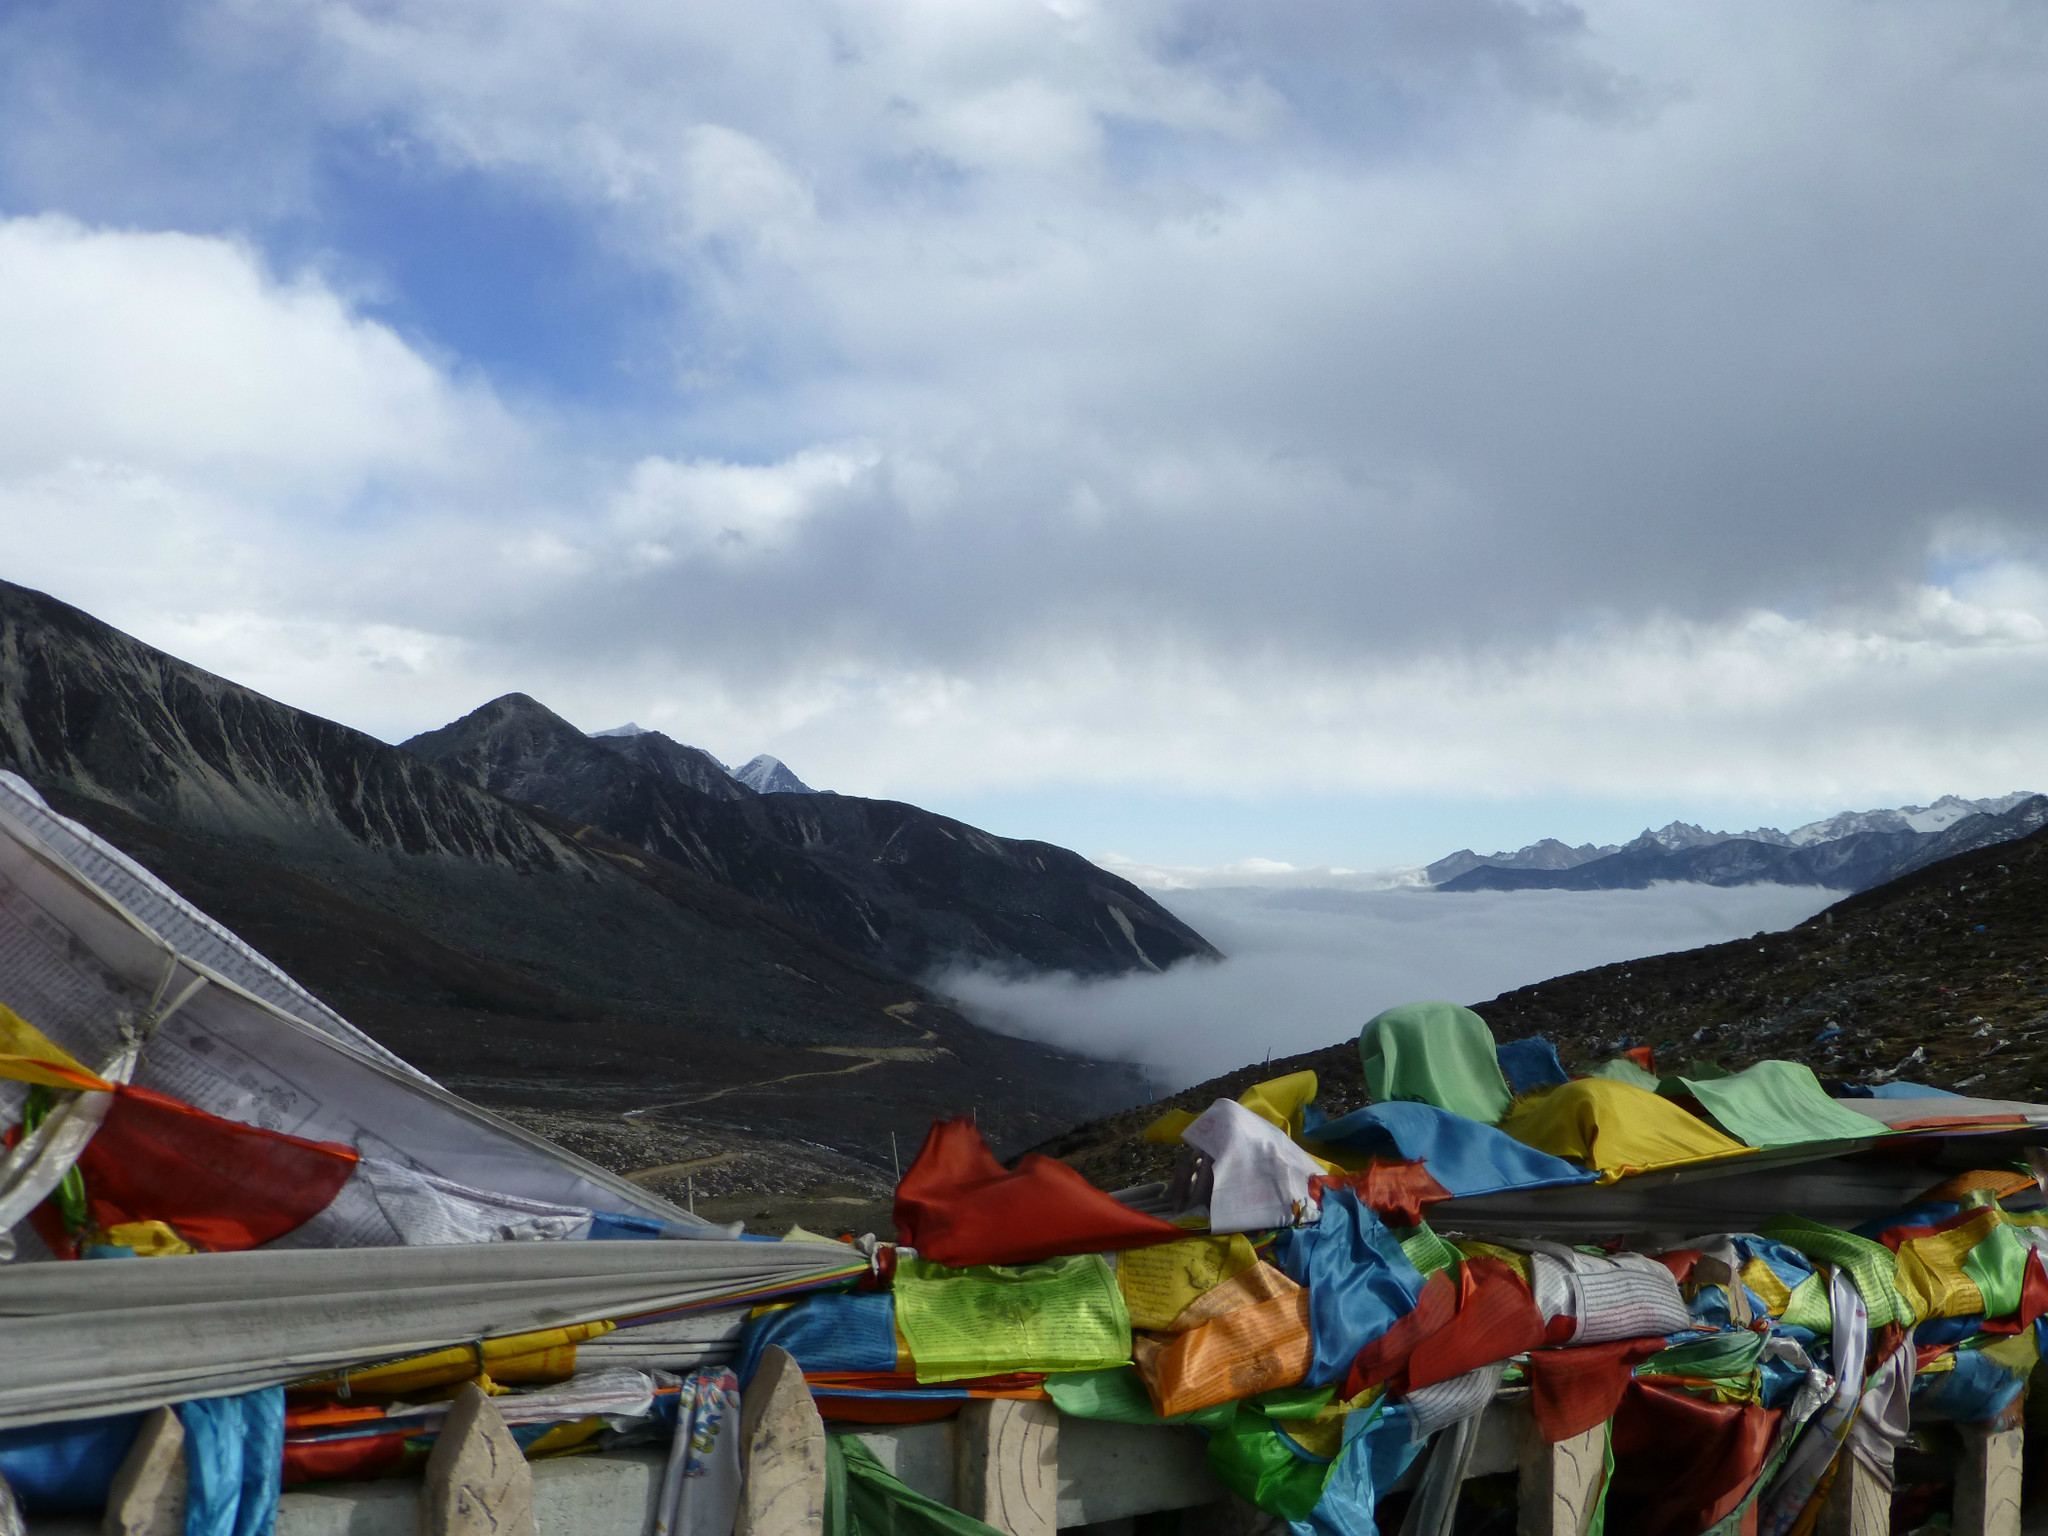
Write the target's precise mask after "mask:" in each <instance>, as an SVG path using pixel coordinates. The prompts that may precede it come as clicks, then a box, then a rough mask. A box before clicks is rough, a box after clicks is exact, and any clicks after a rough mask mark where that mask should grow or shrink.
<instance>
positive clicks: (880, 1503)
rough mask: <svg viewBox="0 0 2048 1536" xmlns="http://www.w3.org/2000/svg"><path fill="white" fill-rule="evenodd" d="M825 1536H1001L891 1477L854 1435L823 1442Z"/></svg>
mask: <svg viewBox="0 0 2048 1536" xmlns="http://www.w3.org/2000/svg"><path fill="white" fill-rule="evenodd" d="M825 1536H1001V1533H1000V1532H998V1531H997V1530H996V1529H995V1527H994V1526H990V1525H983V1524H982V1523H981V1522H980V1521H979V1520H977V1519H975V1518H974V1517H973V1516H972V1515H963V1514H961V1513H960V1511H959V1510H957V1509H953V1508H951V1507H950V1506H948V1505H945V1504H941V1503H940V1502H939V1501H938V1500H937V1499H935V1498H932V1497H931V1496H930V1495H929V1494H923V1493H919V1492H918V1491H917V1490H916V1489H915V1488H913V1487H911V1486H910V1485H909V1484H908V1483H906V1482H904V1481H902V1480H901V1479H900V1478H898V1477H896V1476H894V1475H893V1474H891V1473H890V1471H889V1470H888V1468H886V1467H884V1466H883V1465H882V1464H881V1462H880V1461H878V1460H876V1459H875V1453H874V1452H873V1451H871V1450H869V1449H868V1448H867V1447H866V1446H865V1445H863V1444H862V1443H861V1442H860V1440H859V1439H858V1438H857V1437H855V1436H853V1435H827V1436H826V1437H825Z"/></svg>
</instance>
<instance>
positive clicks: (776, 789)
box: [733, 752, 819, 795]
mask: <svg viewBox="0 0 2048 1536" xmlns="http://www.w3.org/2000/svg"><path fill="white" fill-rule="evenodd" d="M733 777H734V778H736V779H738V780H739V781H740V782H741V783H742V784H744V785H746V786H747V788H749V789H751V790H752V791H753V792H754V793H755V794H757V795H815V794H817V793H819V791H817V790H815V789H813V788H811V786H810V785H808V784H806V783H805V782H804V781H803V780H802V779H800V778H798V777H797V776H796V775H795V774H793V773H791V772H790V771H789V769H788V767H787V766H786V765H785V764H784V763H783V761H782V760H781V759H780V758H775V757H770V756H769V755H768V754H767V753H766V752H763V753H762V754H761V755H760V756H759V757H757V758H755V759H753V761H751V762H749V763H748V764H747V765H746V766H745V767H744V768H739V769H735V770H734V771H733Z"/></svg>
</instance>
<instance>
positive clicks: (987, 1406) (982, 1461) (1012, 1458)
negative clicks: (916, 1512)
mask: <svg viewBox="0 0 2048 1536" xmlns="http://www.w3.org/2000/svg"><path fill="white" fill-rule="evenodd" d="M953 1455H954V1458H955V1459H954V1472H955V1476H954V1484H953V1486H954V1487H955V1489H957V1490H958V1494H959V1509H960V1512H961V1513H962V1514H965V1515H972V1516H974V1518H975V1519H977V1520H979V1521H981V1522H982V1523H983V1524H985V1525H992V1526H994V1527H995V1528H996V1529H997V1530H999V1531H1002V1532H1003V1533H1004V1536H1053V1533H1054V1531H1055V1530H1057V1529H1058V1527H1059V1518H1058V1516H1059V1499H1060V1416H1059V1410H1058V1409H1056V1408H1054V1407H1053V1405H1052V1404H1051V1403H1023V1402H1017V1401H1015V1400H1013V1399H1009V1398H982V1399H977V1400H976V1401H974V1402H971V1403H969V1404H968V1405H967V1406H966V1407H965V1408H962V1409H961V1410H960V1418H959V1421H958V1427H957V1429H956V1431H955V1438H954V1441H953Z"/></svg>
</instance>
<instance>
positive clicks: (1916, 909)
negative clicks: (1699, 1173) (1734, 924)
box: [1040, 823, 2048, 1189]
mask: <svg viewBox="0 0 2048 1536" xmlns="http://www.w3.org/2000/svg"><path fill="white" fill-rule="evenodd" d="M1961 826H1962V824H1961V823H1958V824H1957V826H1956V827H1953V828H1951V829H1950V831H1957V830H1960V828H1961ZM1473 1006H1474V1007H1475V1008H1476V1009H1477V1010H1478V1011H1479V1013H1480V1014H1482V1015H1483V1016H1484V1017H1485V1019H1486V1021H1487V1023H1488V1024H1489V1025H1491V1026H1492V1028H1493V1032H1494V1034H1495V1036H1496V1037H1497V1038H1499V1039H1502V1040H1515V1039H1521V1038H1523V1037H1525V1036H1528V1035H1542V1036H1544V1037H1546V1038H1547V1039H1549V1040H1551V1041H1552V1042H1553V1043H1554V1044H1556V1046H1557V1047H1558V1054H1559V1055H1560V1056H1561V1057H1562V1058H1563V1059H1564V1062H1565V1065H1566V1066H1567V1067H1569V1068H1573V1069H1576V1070H1583V1069H1585V1068H1586V1067H1588V1066H1592V1065H1594V1064H1597V1063H1598V1062H1600V1061H1603V1060H1605V1059H1606V1058H1607V1057H1609V1056H1611V1055H1612V1054H1614V1053H1615V1052H1616V1051H1618V1050H1621V1049H1623V1048H1625V1047H1628V1046H1635V1045H1648V1046H1650V1047H1652V1048H1653V1049H1654V1050H1655V1051H1656V1053H1657V1056H1658V1059H1659V1061H1660V1062H1665V1063H1671V1064H1681V1063H1683V1062H1685V1061H1687V1060H1690V1059H1692V1058H1695V1057H1702V1058H1708V1059H1712V1060H1716V1061H1719V1062H1720V1063H1721V1065H1723V1066H1724V1067H1728V1068H1730V1069H1731V1070H1739V1069H1741V1068H1742V1067H1745V1066H1748V1065H1750V1064H1751V1063H1753V1062H1756V1061H1761V1060H1763V1059H1765V1058H1766V1057H1783V1058H1788V1059H1790V1060H1794V1061H1803V1062H1806V1063H1807V1064H1808V1065H1810V1066H1811V1067H1812V1068H1813V1069H1814V1071H1815V1072H1817V1073H1819V1074H1820V1075H1821V1076H1822V1077H1823V1078H1840V1079H1846V1080H1850V1081H1864V1082H1869V1081H1881V1080H1885V1079H1888V1078H1894V1077H1897V1078H1903V1079H1904V1080H1906V1081H1911V1082H1921V1083H1927V1084H1930V1085H1932V1086H1934V1087H1937V1088H1951V1089H1955V1090H1957V1091H1961V1092H1967V1093H1971V1094H1975V1095H1979V1096H1982V1097H1986V1098H2015V1099H2026V1100H2033V1101H2048V830H2043V831H2036V832H2034V833H2032V834H2030V835H2028V836H2026V837H2023V838H2021V839H2019V840H2016V841H2008V842H2001V843H1996V844H1992V845H1990V846H1985V847H1981V848H1977V849H1974V850H1970V851H1967V852H1963V853H1960V854H1955V855H1952V856H1951V857H1949V858H1947V859H1944V860H1942V861H1940V862H1938V863H1934V864H1931V865H1929V866H1928V867H1926V868H1923V869H1921V870H1919V871H1918V872H1916V873H1914V874H1911V875H1907V876H1905V877H1903V878H1901V879H1898V880H1894V881H1892V882H1890V883H1889V884H1886V885H1883V886H1880V887H1878V888H1876V889H1874V890H1868V891H1864V892H1862V893H1860V894H1858V895H1855V896H1851V897H1849V898H1848V899H1847V900H1845V901H1841V902H1838V903H1837V904H1836V905H1834V906H1832V907H1830V908H1828V909H1827V910H1826V911H1824V912H1821V913H1819V914H1818V915H1816V916H1814V917H1812V918H1809V919H1808V920H1807V921H1805V922H1803V923H1801V924H1800V925H1799V926H1798V927H1796V928H1792V929H1788V930H1787V931H1785V932H1783V933H1771V934H1763V933H1760V934H1757V935H1755V936H1754V937H1753V938H1748V939H1738V940H1735V941H1733V942H1730V943H1727V944H1714V945H1709V946H1707V947H1705V948H1702V949H1693V950H1685V951H1682V952H1679V953H1676V954H1669V955H1657V956H1654V957H1651V958H1649V959H1644V960H1631V961H1627V962H1624V963H1622V964H1618V965H1607V966H1601V967H1598V968H1597V969H1594V970H1590V971H1579V972H1575V973H1574V974H1572V975H1569V976H1560V977H1557V978H1555V979H1554V980H1551V981H1545V982H1540V983H1538V984H1537V985H1535V986H1529V987H1523V988H1520V989H1519V990H1517V991H1514V992H1506V993H1503V994H1501V995H1500V996H1499V997H1496V998H1493V999H1492V1000H1491V1001H1488V1002H1483V1003H1475V1004H1474V1005H1473ZM1359 1022H1360V1023H1361V1024H1362V1023H1364V1022H1365V1021H1364V1018H1363V1017H1361V1018H1360V1020H1359ZM1257 1051H1258V1043H1257V1041H1256V1040H1252V1039H1247V1040H1246V1042H1245V1054H1246V1055H1247V1056H1252V1055H1255V1054H1256V1053H1257ZM1304 1068H1307V1069H1310V1070H1313V1071H1315V1072H1316V1073H1317V1075H1318V1077H1319V1079H1320V1082H1321V1089H1322V1098H1323V1102H1324V1104H1325V1107H1326V1108H1328V1109H1329V1110H1330V1111H1331V1112H1332V1113H1341V1112H1342V1111H1343V1110H1346V1109H1350V1108H1355V1107H1356V1106H1357V1105H1359V1104H1361V1103H1363V1102H1365V1086H1364V1082H1363V1078H1362V1074H1361V1072H1360V1069H1359V1062H1358V1048H1357V1045H1356V1044H1355V1042H1354V1041H1351V1040H1344V1041H1340V1042H1338V1043H1337V1044H1335V1045H1332V1046H1329V1047H1327V1048H1325V1049H1323V1050H1320V1051H1310V1052H1306V1053H1304V1054H1302V1055H1299V1056H1292V1057H1287V1058H1285V1059H1276V1060H1274V1061H1272V1062H1270V1063H1261V1064H1259V1065H1255V1066H1249V1067H1245V1068H1242V1069H1240V1070H1239V1071H1236V1072H1232V1073H1229V1074H1226V1075H1225V1076H1223V1077H1220V1078H1216V1079H1213V1080H1211V1081H1209V1082H1206V1083H1202V1084H1200V1085H1198V1086H1196V1087H1194V1088H1190V1089H1188V1090H1187V1091H1186V1092H1184V1093H1180V1094H1176V1095H1174V1096H1173V1097H1172V1098H1171V1099H1168V1100H1162V1101H1161V1102H1160V1103H1159V1104H1157V1105H1152V1106H1147V1107H1144V1108H1139V1109H1133V1110H1129V1111H1125V1112H1122V1113H1120V1114H1117V1115H1113V1116H1111V1117H1110V1118H1108V1119H1106V1120H1103V1121H1099V1122H1097V1123H1095V1124H1093V1125H1088V1126H1083V1127H1081V1128H1080V1129H1078V1130H1076V1131H1073V1132H1070V1133H1067V1134H1065V1135H1063V1136H1060V1137H1057V1138H1055V1139H1054V1140H1053V1141H1051V1142H1049V1143H1047V1144H1046V1145H1045V1146H1043V1147H1041V1148H1040V1150H1042V1151H1046V1152H1050V1153H1053V1154H1054V1155H1056V1156H1059V1157H1063V1158H1065V1159H1066V1160H1067V1161H1068V1162H1070V1163H1072V1164H1074V1165H1075V1166H1076V1167H1078V1168H1079V1169H1081V1171H1082V1172H1084V1173H1086V1174H1087V1175H1088V1176H1089V1177H1090V1178H1091V1179H1093V1180H1094V1181H1095V1182H1096V1183H1097V1184H1099V1185H1101V1186H1102V1187H1104V1188H1107V1189H1117V1188H1121V1187H1124V1186H1127V1185H1130V1184H1135V1183H1142V1182H1144V1181H1145V1180H1147V1179H1151V1178H1157V1177H1160V1176H1161V1175H1162V1171H1163V1170H1164V1169H1166V1168H1168V1167H1170V1166H1171V1161H1172V1160H1171V1157H1170V1155H1169V1154H1168V1153H1167V1152H1166V1150H1165V1149H1163V1148H1159V1147H1150V1146H1147V1145H1145V1143H1143V1142H1142V1141H1141V1140H1139V1136H1140V1134H1141V1133H1142V1131H1143V1129H1144V1126H1145V1124H1146V1122H1147V1121H1149V1120H1150V1119H1151V1118H1152V1117H1153V1116H1154V1115H1156V1114H1157V1113H1159V1111H1160V1110H1162V1109H1164V1108H1165V1107H1167V1106H1168V1105H1175V1106H1180V1107H1183V1108H1187V1109H1193V1110H1200V1109H1202V1108H1204V1107H1206V1106H1207V1105H1208V1104H1210V1103H1211V1102H1212V1101H1214V1100H1215V1099H1217V1098H1220V1097H1231V1098H1234V1097H1236V1096H1237V1095H1238V1094H1239V1093H1242V1092H1243V1091H1244V1089H1245V1088H1246V1087H1248V1086H1250V1085H1251V1084H1252V1083H1254V1082H1257V1081H1259V1080H1261V1079H1263V1078H1266V1077H1276V1076H1279V1075H1280V1074H1281V1073H1283V1072H1293V1071H1299V1070H1302V1069H1304Z"/></svg>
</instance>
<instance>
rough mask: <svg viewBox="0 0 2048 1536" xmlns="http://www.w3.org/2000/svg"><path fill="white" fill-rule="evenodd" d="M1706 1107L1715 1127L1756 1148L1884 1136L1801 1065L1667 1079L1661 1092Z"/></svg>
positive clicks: (1770, 1065) (1773, 1064)
mask: <svg viewBox="0 0 2048 1536" xmlns="http://www.w3.org/2000/svg"><path fill="white" fill-rule="evenodd" d="M1674 1084H1677V1085H1681V1086H1680V1091H1682V1092H1685V1093H1690V1094H1691V1095H1692V1096H1693V1097H1694V1098H1696V1099H1698V1100H1699V1101H1700V1104H1701V1106H1702V1107H1703V1108H1704V1109H1705V1110H1706V1112H1707V1113H1708V1114H1710V1115H1712V1116H1713V1117H1714V1120H1715V1123H1716V1124H1718V1125H1719V1126H1720V1127H1721V1129H1722V1130H1724V1131H1726V1132H1727V1133H1728V1134H1729V1135H1730V1136H1733V1137H1734V1138H1735V1139H1736V1140H1737V1141H1740V1142H1744V1143H1746V1144H1747V1145H1749V1146H1752V1147H1791V1146H1798V1145H1800V1144H1801V1143H1803V1142H1809V1141H1841V1140H1844V1139H1847V1138H1850V1137H1860V1138H1868V1137H1871V1136H1878V1135H1882V1134H1884V1127H1883V1126H1882V1125H1881V1124H1879V1123H1878V1122H1877V1121H1875V1120H1872V1119H1871V1118H1870V1117H1869V1116H1868V1115H1859V1114H1857V1113H1856V1111H1855V1110H1853V1109H1847V1108H1844V1107H1843V1106H1842V1105H1840V1104H1837V1103H1836V1102H1835V1101H1834V1100H1833V1099H1831V1098H1829V1097H1828V1096H1827V1093H1826V1091H1825V1090H1824V1089H1822V1087H1821V1085H1820V1079H1819V1078H1817V1077H1815V1076H1814V1075H1813V1069H1812V1068H1811V1067H1809V1066H1806V1065H1804V1064H1802V1063H1800V1062H1796V1061H1760V1062H1758V1063H1757V1064H1756V1065H1755V1066H1753V1067H1750V1068H1749V1069H1748V1070H1746V1071H1743V1072H1737V1073H1736V1074H1734V1075H1733V1076H1732V1077H1715V1078H1708V1077H1675V1078H1666V1079H1665V1080H1664V1082H1663V1084H1660V1085H1659V1087H1660V1090H1661V1091H1664V1092H1665V1093H1666V1094H1667V1095H1668V1094H1669V1092H1670V1091H1671V1086H1672V1085H1674Z"/></svg>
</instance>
